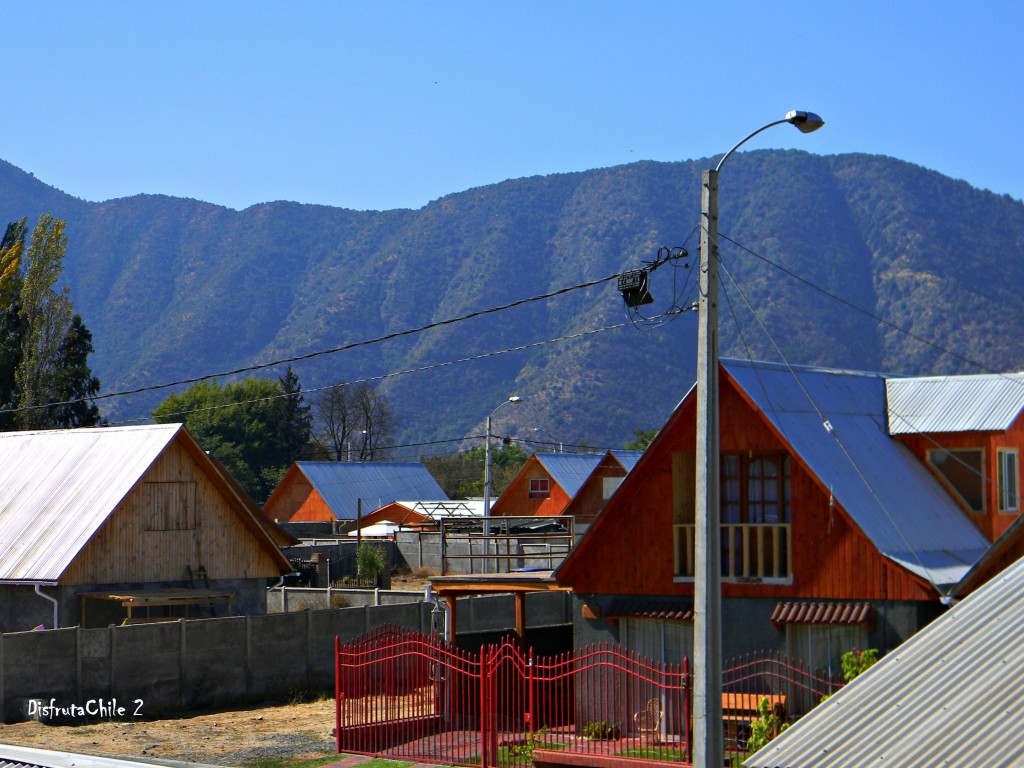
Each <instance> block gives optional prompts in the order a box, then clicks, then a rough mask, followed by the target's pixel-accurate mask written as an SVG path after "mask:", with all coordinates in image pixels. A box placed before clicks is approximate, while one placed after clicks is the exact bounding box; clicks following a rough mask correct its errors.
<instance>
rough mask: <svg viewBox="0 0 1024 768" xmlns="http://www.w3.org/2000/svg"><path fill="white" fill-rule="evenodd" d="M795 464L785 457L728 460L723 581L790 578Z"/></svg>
mask: <svg viewBox="0 0 1024 768" xmlns="http://www.w3.org/2000/svg"><path fill="white" fill-rule="evenodd" d="M789 465H790V461H789V456H787V455H785V454H781V453H774V454H756V453H746V454H725V455H723V456H722V461H721V468H720V470H719V472H720V477H721V500H720V504H721V510H722V532H721V536H722V577H723V578H741V579H763V578H788V577H789V575H790V562H789V558H790V555H789V553H790V546H791V544H790V540H789V535H790V531H789V509H790V502H791V498H790V482H789Z"/></svg>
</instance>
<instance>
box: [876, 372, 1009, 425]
mask: <svg viewBox="0 0 1024 768" xmlns="http://www.w3.org/2000/svg"><path fill="white" fill-rule="evenodd" d="M885 387H886V392H887V400H888V405H889V432H890V434H893V435H904V434H914V433H917V432H924V433H931V432H974V431H982V432H991V431H997V430H998V431H1001V430H1006V429H1009V428H1010V426H1011V425H1012V424H1013V422H1014V421H1015V420H1016V419H1017V417H1018V416H1019V415H1020V412H1021V410H1022V409H1024V374H1021V373H1006V374H984V375H978V376H923V377H918V378H907V379H889V380H888V381H886V384H885Z"/></svg>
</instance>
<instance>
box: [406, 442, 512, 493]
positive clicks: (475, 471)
mask: <svg viewBox="0 0 1024 768" xmlns="http://www.w3.org/2000/svg"><path fill="white" fill-rule="evenodd" d="M529 458H530V454H528V453H527V452H526V451H524V450H523V449H522V448H520V447H519V446H518V445H516V444H515V443H510V444H509V445H503V446H502V447H501V448H500V449H498V450H494V449H493V448H492V449H491V498H494V499H496V498H497V497H498V496H500V495H501V494H502V493H503V492H504V491H505V489H506V488H508V486H509V483H511V482H512V479H513V478H514V477H515V476H516V475H517V474H518V473H519V470H520V469H522V467H523V464H525V463H526V461H527V459H529ZM421 461H422V462H423V465H424V466H425V467H426V468H427V471H428V472H430V474H431V475H432V476H433V477H434V479H435V480H437V484H438V485H440V486H441V489H442V490H443V491H444V492H445V493H446V494H447V495H448V498H450V499H468V498H473V497H482V496H483V495H484V449H483V448H472V449H470V450H468V451H463V452H462V453H456V454H449V455H445V456H423V457H421Z"/></svg>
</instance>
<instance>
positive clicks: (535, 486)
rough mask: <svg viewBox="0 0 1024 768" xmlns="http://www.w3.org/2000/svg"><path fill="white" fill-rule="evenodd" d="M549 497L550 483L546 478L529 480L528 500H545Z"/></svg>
mask: <svg viewBox="0 0 1024 768" xmlns="http://www.w3.org/2000/svg"><path fill="white" fill-rule="evenodd" d="M550 495H551V483H550V481H549V480H548V478H546V477H531V478H530V498H531V499H546V498H548V496H550Z"/></svg>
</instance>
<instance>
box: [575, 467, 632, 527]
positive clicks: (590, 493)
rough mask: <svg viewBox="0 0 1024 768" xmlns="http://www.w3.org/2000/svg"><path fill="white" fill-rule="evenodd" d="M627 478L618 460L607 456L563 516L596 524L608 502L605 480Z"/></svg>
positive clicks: (579, 521)
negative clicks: (605, 494) (605, 493)
mask: <svg viewBox="0 0 1024 768" xmlns="http://www.w3.org/2000/svg"><path fill="white" fill-rule="evenodd" d="M625 476H626V470H625V469H624V468H623V466H622V465H621V464H619V462H618V460H617V459H615V458H613V457H611V456H605V457H604V458H603V459H602V460H601V463H600V464H598V465H597V468H596V469H595V470H594V471H593V472H592V473H591V475H590V477H588V478H587V480H586V482H584V483H583V485H582V486H581V487H580V489H579V490H578V491H577V492H576V495H575V496H573V498H572V500H571V501H570V503H569V504H567V505H566V507H565V508H564V509H563V510H562V512H561V514H564V515H572V516H573V517H574V518H575V519H576V522H577V523H592V522H594V520H595V519H596V518H597V516H598V514H599V513H600V512H601V510H602V509H604V505H605V504H606V503H607V501H608V500H607V499H606V498H605V497H604V481H605V479H606V478H610V477H614V478H620V477H625Z"/></svg>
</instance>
